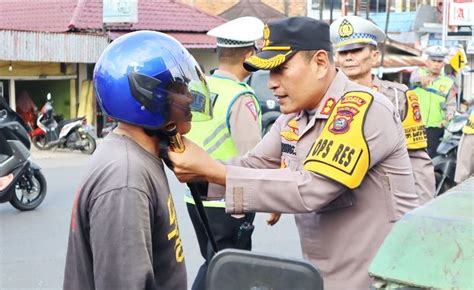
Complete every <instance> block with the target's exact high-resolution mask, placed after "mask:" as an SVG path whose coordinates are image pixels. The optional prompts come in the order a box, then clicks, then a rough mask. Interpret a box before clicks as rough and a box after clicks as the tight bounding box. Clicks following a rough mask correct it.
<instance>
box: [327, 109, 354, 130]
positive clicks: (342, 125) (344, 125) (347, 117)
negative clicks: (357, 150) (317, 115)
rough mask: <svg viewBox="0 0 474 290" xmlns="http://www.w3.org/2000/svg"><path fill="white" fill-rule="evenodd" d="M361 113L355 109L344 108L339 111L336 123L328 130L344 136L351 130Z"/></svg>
mask: <svg viewBox="0 0 474 290" xmlns="http://www.w3.org/2000/svg"><path fill="white" fill-rule="evenodd" d="M358 113H359V110H357V109H356V108H354V107H351V106H342V107H339V108H338V109H337V113H336V116H335V117H334V121H333V122H332V123H331V124H330V125H329V127H328V130H329V132H331V133H333V134H344V133H346V132H347V131H349V129H350V125H351V122H352V120H353V119H354V116H355V115H357V114H358Z"/></svg>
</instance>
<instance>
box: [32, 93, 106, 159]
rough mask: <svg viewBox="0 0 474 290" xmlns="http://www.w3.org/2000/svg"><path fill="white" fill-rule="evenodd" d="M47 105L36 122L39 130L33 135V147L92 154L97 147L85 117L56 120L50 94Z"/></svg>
mask: <svg viewBox="0 0 474 290" xmlns="http://www.w3.org/2000/svg"><path fill="white" fill-rule="evenodd" d="M46 99H47V100H46V103H45V104H44V106H43V107H42V108H41V110H40V112H39V114H38V118H37V121H36V125H37V126H38V128H37V129H35V130H34V131H33V133H32V134H31V135H32V137H31V141H32V142H33V145H34V146H35V147H36V148H38V149H39V150H49V149H51V148H53V147H55V146H57V147H58V148H66V149H70V150H80V151H81V152H82V153H84V154H92V153H93V152H94V151H95V148H96V147H97V144H96V141H95V138H94V137H92V136H93V133H92V129H91V127H90V126H88V125H87V120H86V118H85V117H80V118H75V119H71V120H61V121H59V122H57V121H56V119H55V118H54V109H53V105H52V104H53V102H52V101H51V94H49V93H48V95H47V97H46Z"/></svg>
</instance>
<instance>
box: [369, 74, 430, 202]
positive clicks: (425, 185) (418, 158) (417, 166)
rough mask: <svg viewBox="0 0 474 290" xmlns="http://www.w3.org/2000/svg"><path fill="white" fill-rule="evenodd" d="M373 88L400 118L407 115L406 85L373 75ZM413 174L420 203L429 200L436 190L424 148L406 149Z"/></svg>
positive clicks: (428, 157)
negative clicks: (384, 97)
mask: <svg viewBox="0 0 474 290" xmlns="http://www.w3.org/2000/svg"><path fill="white" fill-rule="evenodd" d="M372 85H373V86H374V89H375V90H376V91H378V92H380V93H382V94H383V95H385V96H386V97H387V98H388V99H389V100H390V102H392V104H393V105H394V106H395V108H396V109H397V110H398V112H399V114H400V118H401V119H402V120H404V119H405V117H406V115H407V97H406V95H405V92H406V91H407V90H408V87H407V86H405V85H403V84H399V83H395V82H389V81H385V80H381V79H379V78H377V77H374V79H373V81H372ZM408 156H409V157H410V162H411V167H412V169H413V176H414V178H415V185H416V193H417V194H418V198H419V202H420V205H422V204H424V203H426V202H428V201H430V200H432V199H433V197H434V193H435V191H436V182H435V176H434V167H433V162H432V161H431V158H430V156H429V155H428V152H427V151H426V148H425V149H416V150H408Z"/></svg>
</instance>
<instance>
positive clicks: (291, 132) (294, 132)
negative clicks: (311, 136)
mask: <svg viewBox="0 0 474 290" xmlns="http://www.w3.org/2000/svg"><path fill="white" fill-rule="evenodd" d="M288 127H289V129H288V130H286V131H281V132H280V136H281V137H283V138H285V140H287V141H298V140H299V138H300V137H299V136H298V133H299V132H298V121H296V120H294V119H293V120H291V121H289V122H288Z"/></svg>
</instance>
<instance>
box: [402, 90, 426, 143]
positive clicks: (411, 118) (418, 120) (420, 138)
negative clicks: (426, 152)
mask: <svg viewBox="0 0 474 290" xmlns="http://www.w3.org/2000/svg"><path fill="white" fill-rule="evenodd" d="M405 95H406V100H407V108H408V111H407V113H406V116H405V119H404V120H403V122H402V125H403V129H404V130H405V139H406V143H407V148H408V149H410V150H415V149H422V148H426V147H427V143H426V138H427V136H426V130H425V128H424V124H423V118H422V116H421V110H420V103H419V102H418V96H417V94H416V93H415V92H414V91H406V92H405Z"/></svg>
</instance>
